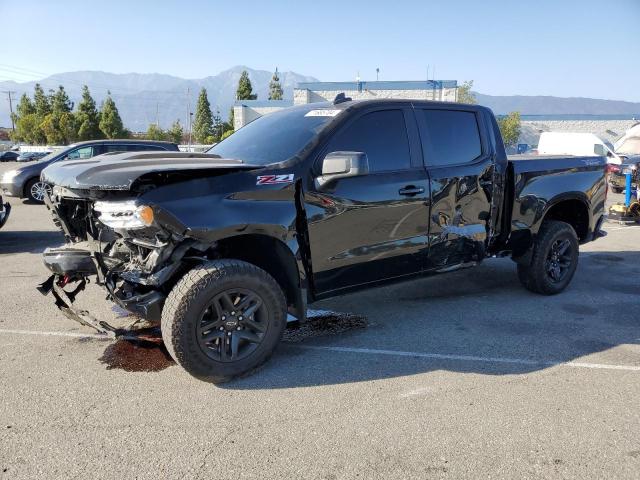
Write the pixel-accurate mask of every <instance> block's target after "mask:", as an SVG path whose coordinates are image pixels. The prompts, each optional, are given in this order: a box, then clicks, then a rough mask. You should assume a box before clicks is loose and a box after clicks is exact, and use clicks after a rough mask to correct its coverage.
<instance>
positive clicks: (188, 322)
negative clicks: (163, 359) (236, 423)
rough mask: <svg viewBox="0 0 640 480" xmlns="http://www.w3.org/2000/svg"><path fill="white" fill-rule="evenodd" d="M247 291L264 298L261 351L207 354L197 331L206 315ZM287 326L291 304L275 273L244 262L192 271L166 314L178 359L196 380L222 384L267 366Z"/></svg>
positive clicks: (165, 326)
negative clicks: (223, 357)
mask: <svg viewBox="0 0 640 480" xmlns="http://www.w3.org/2000/svg"><path fill="white" fill-rule="evenodd" d="M233 288H247V289H250V290H252V291H254V292H256V293H257V294H258V295H259V296H260V297H261V299H262V301H263V303H262V305H263V306H264V307H265V309H266V310H265V312H267V313H266V315H267V317H266V318H268V320H267V323H266V325H267V329H266V333H264V336H263V338H262V340H261V342H260V343H259V344H258V346H257V348H256V350H255V351H253V352H252V353H251V354H250V355H249V356H248V357H246V358H240V359H239V360H237V361H231V362H221V361H216V360H214V359H212V358H210V357H209V356H207V354H205V352H204V351H203V349H202V347H201V345H200V344H199V340H198V337H197V335H198V333H197V328H198V324H199V322H200V321H201V317H200V312H201V311H202V310H203V309H204V308H205V306H206V305H207V303H208V302H210V301H211V299H213V298H214V297H215V296H216V295H218V294H220V293H221V292H224V291H225V290H228V289H233ZM286 323H287V308H286V300H285V297H284V294H283V292H282V289H281V288H280V286H279V285H278V283H277V282H276V281H275V280H274V279H273V277H272V276H271V275H269V274H268V273H267V272H265V271H264V270H262V269H261V268H258V267H256V266H255V265H252V264H250V263H247V262H243V261H240V260H232V259H229V260H214V261H211V262H207V263H204V264H202V265H199V266H197V267H195V268H193V269H192V270H190V271H189V272H187V273H186V274H185V275H184V276H183V277H182V279H180V281H178V283H177V284H176V285H175V286H174V287H173V289H172V290H171V292H170V293H169V296H168V297H167V300H166V302H165V304H164V308H163V311H162V322H161V330H162V338H163V340H164V343H165V346H166V348H167V350H168V351H169V354H170V355H171V356H172V357H173V359H174V360H175V361H176V362H177V363H178V364H179V365H180V366H181V367H183V368H184V369H185V370H186V371H187V372H189V373H190V374H191V375H193V376H194V377H196V378H198V379H200V380H204V381H207V382H212V383H222V382H226V381H229V380H231V379H232V378H234V377H237V376H240V375H246V374H248V373H250V372H252V371H254V370H255V369H256V368H258V367H259V366H260V365H262V364H263V363H264V362H266V361H267V360H268V359H269V357H270V356H271V354H272V353H273V351H274V350H275V348H276V346H277V345H278V343H279V342H280V339H281V338H282V335H283V333H284V329H285V326H286Z"/></svg>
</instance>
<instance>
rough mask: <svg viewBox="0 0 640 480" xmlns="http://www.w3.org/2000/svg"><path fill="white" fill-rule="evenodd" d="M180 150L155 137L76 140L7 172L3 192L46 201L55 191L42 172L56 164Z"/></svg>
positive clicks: (0, 188)
mask: <svg viewBox="0 0 640 480" xmlns="http://www.w3.org/2000/svg"><path fill="white" fill-rule="evenodd" d="M146 150H151V151H173V152H177V151H178V146H177V145H176V144H175V143H170V142H158V141H154V140H91V141H88V142H80V143H74V144H73V145H69V146H68V147H67V148H65V149H64V150H60V151H57V152H53V153H50V154H49V155H47V156H46V157H43V158H41V159H40V160H38V161H37V162H34V163H31V164H29V165H25V166H23V167H19V168H16V169H15V170H10V171H8V172H5V174H4V175H3V176H2V179H0V192H2V193H3V194H4V195H7V196H12V197H17V198H28V199H29V200H31V201H32V202H36V203H42V202H43V201H44V197H45V196H46V195H47V194H49V193H51V186H50V185H49V184H47V183H46V182H41V181H40V174H41V173H42V170H44V169H45V168H46V167H48V166H49V165H52V164H54V163H57V162H60V161H65V160H75V159H87V158H92V157H95V156H96V155H100V154H103V153H107V152H139V151H146Z"/></svg>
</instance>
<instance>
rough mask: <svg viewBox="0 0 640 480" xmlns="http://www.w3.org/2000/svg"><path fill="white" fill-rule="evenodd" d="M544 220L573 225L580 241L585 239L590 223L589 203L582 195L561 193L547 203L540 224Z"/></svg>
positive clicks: (587, 236)
mask: <svg viewBox="0 0 640 480" xmlns="http://www.w3.org/2000/svg"><path fill="white" fill-rule="evenodd" d="M545 220H559V221H561V222H565V223H568V224H569V225H571V226H572V227H573V229H574V230H575V232H576V235H578V240H579V241H580V242H584V241H587V239H588V238H589V232H590V230H591V225H590V209H589V203H588V201H587V199H586V198H584V196H582V195H562V196H559V197H556V198H554V199H553V201H551V202H549V203H548V204H547V207H546V208H545V210H544V212H543V215H542V218H541V220H540V225H542V223H543V222H544V221H545Z"/></svg>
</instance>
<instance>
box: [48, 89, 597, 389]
mask: <svg viewBox="0 0 640 480" xmlns="http://www.w3.org/2000/svg"><path fill="white" fill-rule="evenodd" d="M208 153H209V154H186V153H184V154H180V153H175V154H166V153H160V152H154V153H131V154H120V155H114V156H112V157H110V158H108V159H107V158H105V159H103V160H102V161H101V162H99V163H92V162H68V163H64V164H62V163H61V164H55V165H52V166H50V167H48V168H46V169H45V170H44V172H43V174H42V176H43V180H44V181H45V182H47V183H50V184H53V185H55V187H54V189H53V194H52V195H51V197H47V205H48V207H49V208H50V210H51V211H52V213H53V216H54V219H55V221H56V222H57V223H58V224H59V225H60V226H61V228H62V230H63V231H64V232H65V235H66V238H67V239H68V243H67V244H66V245H64V246H62V247H58V248H51V249H48V250H46V251H45V252H44V255H43V258H44V262H45V265H46V266H47V267H48V268H49V269H50V270H51V272H52V275H51V277H50V278H49V279H48V280H47V281H45V282H44V283H43V284H42V285H41V286H40V287H39V289H40V291H41V292H43V293H48V292H53V295H54V296H55V298H56V305H58V306H59V307H60V308H61V309H62V311H63V312H64V313H65V314H66V315H67V316H69V317H70V318H73V319H74V320H77V321H79V322H81V323H83V324H86V325H90V326H92V327H94V328H96V329H97V330H99V331H101V332H103V333H107V334H109V335H111V336H119V335H125V334H126V335H134V333H133V332H126V333H125V332H122V331H118V330H116V329H115V328H113V327H111V326H109V325H108V324H106V323H105V322H104V321H98V320H97V319H96V318H95V317H93V316H92V315H91V314H90V313H88V312H86V311H84V310H80V309H76V308H75V307H74V306H73V303H72V300H73V298H71V297H75V295H76V293H77V292H79V291H80V290H82V288H84V285H85V282H86V279H87V278H88V277H93V276H97V279H98V282H97V283H98V284H100V285H103V286H104V288H105V289H106V290H107V291H108V292H109V298H110V299H112V300H113V301H114V302H115V303H117V304H118V305H120V306H121V307H123V308H125V309H127V310H128V311H130V312H132V313H134V314H136V315H140V316H143V317H146V318H147V319H148V320H149V321H151V322H156V324H157V325H159V326H160V330H161V333H162V338H163V339H164V343H165V345H166V347H167V349H168V350H169V352H170V354H171V356H172V357H173V358H174V359H175V360H176V361H177V362H178V363H179V364H180V365H181V366H182V367H184V368H185V369H186V370H187V371H188V372H189V373H190V374H192V375H194V376H195V377H197V378H200V379H204V380H208V381H212V382H221V381H225V380H228V379H229V378H232V377H234V376H236V375H241V374H244V373H246V372H249V371H251V370H253V369H254V368H256V367H257V366H258V365H260V364H261V363H263V362H264V361H266V360H267V358H268V357H269V356H270V355H271V353H272V352H273V351H274V349H275V348H276V345H277V344H278V342H279V341H280V338H281V337H282V335H283V331H284V328H285V324H286V322H287V312H289V313H291V315H293V316H294V317H296V318H297V319H298V320H300V321H304V320H305V315H306V308H307V304H308V303H311V302H314V301H316V300H320V299H323V298H327V297H331V296H334V295H342V294H344V293H347V292H350V291H353V290H357V289H365V288H371V287H373V286H376V285H381V284H384V283H388V282H392V281H398V280H406V279H410V278H414V277H416V276H419V275H424V274H433V273H439V272H450V271H453V270H458V269H461V268H465V267H469V266H472V265H476V264H478V263H480V262H481V261H482V260H484V259H486V258H489V257H494V256H498V257H502V256H509V257H511V258H512V259H513V260H514V261H515V262H516V264H517V271H518V278H519V279H520V281H521V282H522V284H523V285H524V287H526V288H527V289H529V290H531V291H533V292H536V293H540V294H544V295H551V294H556V293H559V292H561V291H563V290H564V289H565V288H566V287H567V285H569V282H570V281H571V279H572V277H573V275H574V273H575V271H576V267H577V265H578V248H579V244H583V243H586V242H589V241H592V240H594V239H596V238H598V237H599V236H600V235H601V234H602V233H601V231H600V227H601V225H602V222H603V220H604V203H605V197H606V191H607V189H606V182H605V172H604V171H605V164H606V160H605V159H604V158H602V157H549V158H544V157H527V156H524V155H519V156H518V157H519V159H518V160H508V159H507V156H506V155H505V150H504V145H503V142H502V138H501V136H500V131H499V129H498V125H497V123H496V120H495V118H494V116H493V114H492V113H491V111H490V110H489V109H487V108H484V107H481V106H477V105H462V104H454V103H437V102H428V101H422V102H421V101H415V100H412V101H397V100H387V101H385V100H368V101H357V102H353V101H349V100H348V99H344V96H343V99H339V98H338V99H336V101H334V103H333V104H332V103H314V104H309V105H301V106H296V107H292V108H288V109H284V110H282V111H279V112H275V113H271V114H269V115H265V116H263V117H260V118H258V119H257V120H254V121H253V122H251V123H249V124H248V125H247V126H245V127H243V128H242V129H240V130H238V131H237V132H235V133H234V134H233V135H231V136H230V137H228V138H227V139H225V140H223V141H222V142H220V143H219V144H217V145H216V146H214V147H213V148H212V149H210V150H209V152H208ZM65 287H66V288H67V289H71V290H72V293H71V294H67V293H66V291H65V289H64V288H65ZM69 295H71V297H70V296H69Z"/></svg>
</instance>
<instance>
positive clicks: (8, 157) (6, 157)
mask: <svg viewBox="0 0 640 480" xmlns="http://www.w3.org/2000/svg"><path fill="white" fill-rule="evenodd" d="M19 156H20V154H19V153H18V152H14V151H13V150H7V151H5V152H0V162H15V161H16V160H18V157H19Z"/></svg>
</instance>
